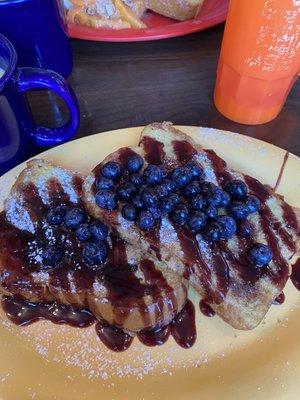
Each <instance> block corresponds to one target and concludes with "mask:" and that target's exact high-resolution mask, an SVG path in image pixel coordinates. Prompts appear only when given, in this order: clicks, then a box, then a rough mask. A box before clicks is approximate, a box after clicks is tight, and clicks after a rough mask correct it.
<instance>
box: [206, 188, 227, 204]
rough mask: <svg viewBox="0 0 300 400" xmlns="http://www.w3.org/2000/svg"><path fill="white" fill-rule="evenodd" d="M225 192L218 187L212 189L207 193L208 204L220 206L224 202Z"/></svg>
mask: <svg viewBox="0 0 300 400" xmlns="http://www.w3.org/2000/svg"><path fill="white" fill-rule="evenodd" d="M223 193H224V192H223V190H222V189H220V188H218V187H215V188H213V189H211V191H210V192H209V193H207V194H206V199H207V201H208V204H210V205H211V206H214V207H220V206H221V205H222V202H223Z"/></svg>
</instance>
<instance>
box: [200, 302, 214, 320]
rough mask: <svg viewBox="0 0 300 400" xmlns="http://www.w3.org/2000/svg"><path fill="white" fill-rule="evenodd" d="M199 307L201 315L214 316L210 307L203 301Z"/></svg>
mask: <svg viewBox="0 0 300 400" xmlns="http://www.w3.org/2000/svg"><path fill="white" fill-rule="evenodd" d="M199 307H200V311H201V312H202V314H203V315H205V316H206V317H213V316H214V315H215V314H216V313H215V311H214V310H213V309H212V308H211V306H210V305H209V304H207V303H206V302H205V301H204V300H200V303H199Z"/></svg>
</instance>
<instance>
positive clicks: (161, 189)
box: [154, 183, 169, 199]
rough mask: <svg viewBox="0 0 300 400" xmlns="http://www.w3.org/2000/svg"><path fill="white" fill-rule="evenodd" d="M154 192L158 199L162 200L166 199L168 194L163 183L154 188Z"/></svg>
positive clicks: (166, 187)
mask: <svg viewBox="0 0 300 400" xmlns="http://www.w3.org/2000/svg"><path fill="white" fill-rule="evenodd" d="M154 190H155V193H156V195H157V197H158V198H159V199H162V198H163V197H166V196H168V194H169V189H168V186H167V185H166V184H164V183H161V184H160V185H157V186H155V188H154Z"/></svg>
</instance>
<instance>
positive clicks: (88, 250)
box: [82, 242, 107, 265]
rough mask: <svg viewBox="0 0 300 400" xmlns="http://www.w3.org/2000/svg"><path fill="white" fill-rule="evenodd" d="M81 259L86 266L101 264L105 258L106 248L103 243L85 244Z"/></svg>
mask: <svg viewBox="0 0 300 400" xmlns="http://www.w3.org/2000/svg"><path fill="white" fill-rule="evenodd" d="M82 257H83V259H84V261H85V262H86V263H87V264H88V265H99V264H102V263H103V262H104V261H105V259H106V257H107V248H106V246H105V244H104V243H103V242H98V243H97V244H96V243H89V242H88V243H85V244H84V246H83V251H82Z"/></svg>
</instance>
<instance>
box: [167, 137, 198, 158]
mask: <svg viewBox="0 0 300 400" xmlns="http://www.w3.org/2000/svg"><path fill="white" fill-rule="evenodd" d="M172 145H173V150H174V153H175V154H176V157H177V160H178V162H179V163H181V164H186V163H187V162H189V161H191V159H192V157H193V156H194V155H195V154H197V150H196V149H195V148H194V147H193V146H192V145H191V143H189V142H187V141H185V140H173V142H172Z"/></svg>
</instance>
